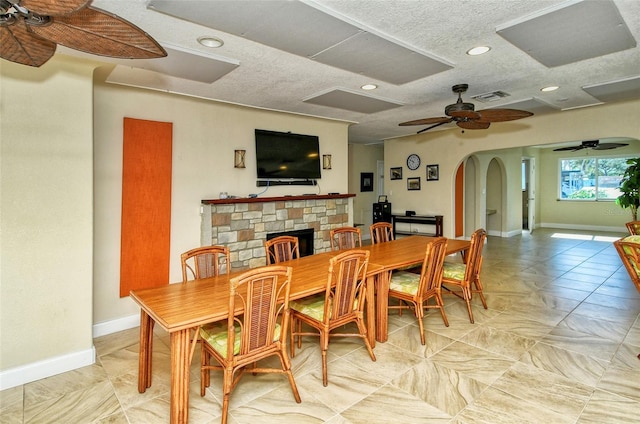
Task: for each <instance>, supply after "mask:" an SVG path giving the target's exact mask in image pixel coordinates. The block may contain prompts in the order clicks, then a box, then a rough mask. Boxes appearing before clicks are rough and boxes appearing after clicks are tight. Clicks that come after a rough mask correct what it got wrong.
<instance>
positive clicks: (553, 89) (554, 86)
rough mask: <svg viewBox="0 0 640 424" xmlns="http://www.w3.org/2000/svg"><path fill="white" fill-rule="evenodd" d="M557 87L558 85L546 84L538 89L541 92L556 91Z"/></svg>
mask: <svg viewBox="0 0 640 424" xmlns="http://www.w3.org/2000/svg"><path fill="white" fill-rule="evenodd" d="M558 88H560V87H558V86H557V85H548V86H546V87H542V88H541V89H540V91H542V92H543V93H548V92H549V91H556V90H557V89H558Z"/></svg>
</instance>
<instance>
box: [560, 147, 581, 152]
mask: <svg viewBox="0 0 640 424" xmlns="http://www.w3.org/2000/svg"><path fill="white" fill-rule="evenodd" d="M584 148H585V146H569V147H560V148H558V149H553V151H554V152H577V151H578V150H582V149H584Z"/></svg>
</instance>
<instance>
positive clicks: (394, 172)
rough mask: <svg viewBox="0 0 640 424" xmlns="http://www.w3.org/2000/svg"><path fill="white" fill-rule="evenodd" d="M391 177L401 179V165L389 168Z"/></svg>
mask: <svg viewBox="0 0 640 424" xmlns="http://www.w3.org/2000/svg"><path fill="white" fill-rule="evenodd" d="M390 174H391V179H392V180H401V179H402V167H401V166H399V167H397V168H391V172H390Z"/></svg>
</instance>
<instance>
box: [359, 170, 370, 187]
mask: <svg viewBox="0 0 640 424" xmlns="http://www.w3.org/2000/svg"><path fill="white" fill-rule="evenodd" d="M360 191H373V172H361V173H360Z"/></svg>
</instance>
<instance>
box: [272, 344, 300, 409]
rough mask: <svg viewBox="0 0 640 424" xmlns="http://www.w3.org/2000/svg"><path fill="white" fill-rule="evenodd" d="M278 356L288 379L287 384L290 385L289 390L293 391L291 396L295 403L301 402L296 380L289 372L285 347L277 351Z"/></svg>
mask: <svg viewBox="0 0 640 424" xmlns="http://www.w3.org/2000/svg"><path fill="white" fill-rule="evenodd" d="M278 356H279V357H280V362H281V363H282V369H283V370H284V372H285V373H286V374H287V378H288V379H289V384H290V385H291V390H292V391H293V397H294V398H295V400H296V402H297V403H301V402H302V400H301V399H300V393H299V392H298V386H297V385H296V381H295V380H294V379H293V372H291V362H290V361H289V358H288V357H287V352H286V349H282V351H281V352H278Z"/></svg>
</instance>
